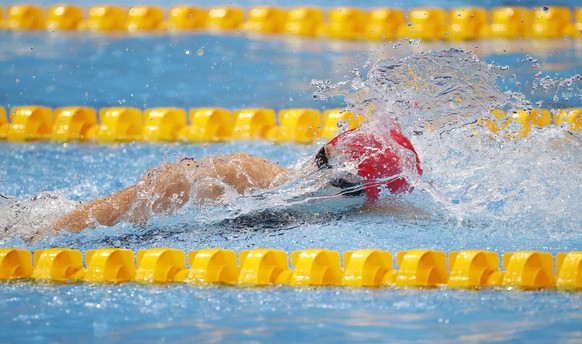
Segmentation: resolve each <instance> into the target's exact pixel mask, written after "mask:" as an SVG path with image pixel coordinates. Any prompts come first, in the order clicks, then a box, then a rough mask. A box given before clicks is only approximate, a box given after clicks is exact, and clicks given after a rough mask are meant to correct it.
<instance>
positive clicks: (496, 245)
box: [0, 1, 582, 342]
mask: <svg viewBox="0 0 582 344" xmlns="http://www.w3.org/2000/svg"><path fill="white" fill-rule="evenodd" d="M45 3H49V2H48V1H47V2H43V4H45ZM314 3H315V4H317V3H316V2H314ZM418 3H419V4H426V3H423V2H418ZM464 3H466V2H464ZM83 4H86V5H87V6H89V5H90V4H92V2H89V1H87V2H84V3H83ZM240 4H241V5H242V6H247V5H249V4H247V3H244V2H241V3H240ZM279 4H281V3H279ZM202 5H204V4H202ZM283 5H284V4H283ZM321 5H325V4H321ZM352 5H354V4H353V3H352ZM355 5H359V4H355ZM495 5H498V3H494V2H488V3H487V6H495ZM522 5H523V6H534V5H537V4H536V3H531V4H530V3H529V2H528V3H524V4H522ZM566 5H568V4H566ZM569 5H570V6H572V4H569ZM367 6H368V4H366V7H367ZM369 6H372V5H369ZM411 6H412V5H411ZM443 6H444V5H443ZM448 47H450V44H449V43H442V42H432V43H430V42H428V43H427V42H420V43H419V42H410V43H409V42H400V43H395V44H393V43H387V44H379V43H369V42H344V41H329V40H311V39H300V38H290V37H286V38H285V37H262V38H250V37H246V36H242V35H240V36H239V35H232V36H223V35H209V34H196V35H167V36H138V37H125V36H120V37H109V36H105V35H87V34H79V33H75V34H58V35H55V34H49V33H25V32H14V33H10V32H0V79H1V80H3V81H2V82H1V83H0V105H3V106H5V107H11V106H15V105H28V104H40V105H46V106H50V107H58V106H66V105H79V104H82V105H87V106H92V107H96V108H100V107H105V106H117V105H123V106H135V107H138V108H151V107H156V106H177V107H182V108H189V107H200V106H218V107H225V108H227V109H230V110H234V109H238V108H247V107H270V108H274V109H282V108H287V107H311V108H316V109H324V108H332V107H338V106H342V107H343V106H346V104H348V105H349V106H352V107H354V108H359V107H363V106H364V105H365V104H368V103H367V102H365V100H370V99H372V102H373V103H374V104H375V105H376V106H378V107H382V108H385V109H388V108H389V109H395V108H394V106H400V105H399V104H400V103H397V104H394V103H393V102H392V100H393V99H394V98H393V97H392V96H391V97H385V98H383V97H382V96H378V95H377V94H375V93H374V88H373V87H372V88H369V89H364V91H362V92H355V91H354V90H350V89H349V88H348V89H347V90H346V89H345V88H344V87H342V86H341V85H337V83H340V82H347V83H348V85H352V84H354V83H353V82H352V81H354V80H355V81H358V79H357V77H356V76H354V74H353V73H352V71H353V70H354V69H358V70H359V71H360V74H361V75H362V76H363V79H364V82H365V84H366V85H367V86H370V85H374V82H378V81H387V80H396V79H395V78H397V77H398V74H393V75H385V74H383V75H382V77H383V78H384V77H385V78H384V79H378V78H376V79H375V78H374V77H373V75H368V72H370V71H372V70H374V67H375V66H380V67H381V65H382V63H380V64H376V61H378V60H385V59H393V60H390V61H392V62H390V63H394V61H397V62H398V63H400V62H402V61H404V65H407V66H415V67H417V68H418V70H419V71H421V70H423V68H424V66H427V65H428V66H431V68H433V67H434V66H435V65H439V64H438V63H437V62H435V61H441V60H439V59H443V60H442V61H449V62H450V61H453V60H454V59H455V58H458V56H459V55H458V54H456V53H455V52H450V51H448V50H444V51H445V52H444V53H442V54H436V55H430V54H429V55H428V56H426V55H424V57H422V56H423V55H414V54H416V53H419V52H422V51H428V50H436V51H442V49H447V48H448ZM455 47H458V48H462V49H463V50H465V51H472V52H474V53H475V54H476V55H477V56H478V58H479V59H480V60H482V61H484V62H485V63H483V64H481V63H476V64H471V65H470V66H471V67H474V68H473V69H471V73H472V74H470V75H472V76H475V75H478V76H479V77H480V78H479V79H478V80H477V81H474V82H473V83H467V84H465V85H461V84H459V83H458V82H456V83H454V84H451V86H455V87H461V86H463V87H464V88H460V89H459V90H460V91H461V92H462V93H463V94H468V93H470V91H468V90H469V86H472V87H474V90H478V91H476V92H475V94H477V96H476V97H475V98H474V99H472V100H471V102H468V103H466V104H469V105H471V106H472V108H473V109H475V113H469V114H467V113H466V112H463V111H460V110H462V109H463V108H462V106H465V105H460V106H459V107H457V108H455V110H458V111H456V112H455V115H454V117H451V119H460V120H461V122H462V123H464V124H468V123H472V122H473V120H475V119H476V118H477V117H478V116H480V115H482V114H483V113H481V110H482V109H481V108H479V106H481V107H483V106H484V105H483V102H484V100H485V99H488V98H487V96H490V95H491V96H499V97H502V94H504V93H503V92H505V91H511V92H519V93H520V94H523V95H525V98H526V100H527V102H530V103H531V104H532V105H533V106H536V105H537V104H539V106H541V107H542V108H550V109H551V108H556V109H557V108H567V107H582V97H581V94H582V93H581V92H580V81H579V77H578V79H577V78H576V75H577V74H580V73H582V68H581V65H580V62H579V57H580V54H581V49H582V42H581V41H580V40H571V39H560V40H550V41H528V40H520V41H483V42H464V43H455ZM410 56H416V57H412V58H411V57H410ZM418 56H421V57H418ZM406 57H408V58H407V59H405V60H401V59H402V58H406ZM368 61H370V62H369V63H367V62H368ZM431 61H432V62H431ZM430 63H432V64H430ZM387 64H389V63H387ZM488 64H494V65H495V66H493V67H487V65H488ZM441 65H442V64H441ZM496 66H498V67H496ZM505 66H508V67H509V70H506V68H505ZM447 72H448V73H453V70H450V71H447ZM466 72H467V70H466V69H461V71H460V72H458V73H459V74H451V75H454V76H458V77H459V78H460V77H461V76H466V75H467V74H466ZM539 72H541V77H540V76H539V75H537V73H539ZM467 73H468V72H467ZM497 75H499V77H497ZM544 76H549V77H550V79H551V80H555V81H557V82H556V84H558V83H559V81H560V80H565V79H566V78H573V80H574V86H573V90H571V91H567V90H564V89H559V88H557V87H552V86H550V87H549V88H548V89H544V87H541V86H540V80H542V78H543V77H544ZM490 77H492V78H493V79H490ZM312 80H321V81H323V82H322V83H316V84H318V85H320V86H321V85H327V88H325V87H324V88H325V89H323V90H322V89H317V88H316V87H313V86H311V84H312ZM328 80H329V82H328V83H327V82H326V81H328ZM463 80H466V79H463ZM483 80H485V81H483ZM576 80H578V81H576ZM412 82H414V83H421V84H422V83H428V79H422V78H421V79H419V80H412ZM497 87H498V88H499V89H501V91H502V92H500V93H496V92H497V91H496V90H497ZM453 89H455V88H454V87H453ZM316 91H318V94H322V95H329V94H339V95H340V96H336V97H329V99H328V100H327V101H323V100H321V99H320V100H318V101H316V100H314V98H313V93H314V92H316ZM360 91H361V90H360ZM320 98H321V97H320ZM439 101H440V98H439V97H437V96H436V95H434V94H433V95H428V96H427V98H426V99H425V103H429V102H431V103H434V104H440V103H439ZM503 101H505V102H506V105H508V106H511V105H515V104H518V103H519V104H522V103H520V102H521V100H520V99H517V98H512V99H505V100H503ZM421 105H422V104H421ZM398 109H400V108H398ZM451 116H452V115H451ZM443 118H445V117H444V114H443V113H441V112H438V111H432V110H431V111H425V112H423V113H422V114H417V113H415V116H411V117H410V118H407V119H406V120H404V121H403V123H405V124H406V125H407V127H406V128H404V130H405V131H407V133H408V134H411V139H412V141H413V143H414V144H415V147H416V148H417V150H418V152H419V155H420V157H421V159H422V161H423V164H424V169H425V175H424V176H423V179H422V181H421V182H420V183H419V185H417V187H416V191H415V192H413V193H412V194H409V195H404V196H400V197H397V198H395V199H387V200H384V201H383V203H381V205H380V206H378V207H377V208H376V209H372V210H367V211H363V210H358V209H351V210H349V211H346V208H345V207H342V206H341V205H340V206H337V207H336V204H333V203H332V202H322V203H316V204H310V210H309V211H307V210H306V209H305V208H304V207H301V206H296V205H291V204H287V203H285V199H284V198H281V197H278V198H275V199H273V200H272V201H273V203H274V206H269V207H265V205H264V203H261V202H258V201H256V200H254V199H253V198H242V199H240V200H237V201H236V202H234V203H232V204H228V205H224V206H218V207H213V208H208V209H207V208H197V207H186V208H183V209H181V210H180V211H178V213H177V214H175V215H173V216H165V217H163V216H161V217H157V218H154V219H152V220H150V221H149V222H148V223H147V224H144V225H132V224H128V223H120V224H117V225H115V226H113V227H111V228H100V229H99V230H95V231H93V230H85V231H83V232H82V233H81V234H80V235H72V234H63V235H61V236H58V237H51V238H46V239H44V240H42V241H39V242H36V243H34V244H28V243H26V242H25V241H23V240H22V238H27V237H29V236H30V234H31V233H33V232H34V229H33V228H35V227H39V226H42V224H43V223H44V224H46V223H47V222H50V220H51V219H54V218H55V217H56V216H58V214H62V213H64V212H66V211H68V210H70V209H73V207H74V206H75V205H76V204H77V203H78V202H80V201H87V200H90V199H93V198H95V197H100V196H104V195H107V194H110V193H112V192H115V191H117V190H120V189H122V188H124V187H126V186H128V185H130V184H133V183H135V182H136V181H137V179H138V178H139V177H140V176H141V175H142V174H143V172H144V171H145V170H146V169H147V168H149V167H151V166H154V165H157V164H159V163H161V162H162V161H163V160H164V159H167V160H169V161H175V159H176V158H178V157H180V156H194V157H201V156H207V155H215V154H227V153H234V152H237V151H241V150H243V151H245V152H249V153H251V154H255V155H259V156H262V157H265V158H267V159H269V160H272V161H278V162H280V163H281V164H283V165H291V166H294V165H295V164H297V162H298V161H299V162H302V161H305V160H307V159H309V158H310V157H311V156H312V154H313V153H314V152H315V151H316V150H317V148H318V147H319V145H320V144H321V142H318V143H315V144H312V145H297V144H291V143H285V144H272V143H269V142H266V141H252V142H242V143H241V142H226V143H218V144H208V145H191V144H146V143H131V144H116V145H95V144H78V143H76V144H71V143H68V144H63V143H60V144H58V143H48V142H34V143H27V144H14V143H6V142H2V143H0V164H1V165H0V194H3V195H7V196H11V197H15V198H16V199H18V201H17V202H14V201H10V202H8V201H1V200H0V225H2V226H1V227H0V230H4V233H2V234H0V246H1V247H23V248H26V249H28V250H36V249H40V248H45V247H71V248H76V249H80V250H82V251H86V250H87V249H93V248H100V247H111V246H115V247H125V248H130V249H132V250H138V249H142V248H150V247H173V248H178V249H181V250H184V251H189V250H192V249H198V248H203V247H222V248H227V249H231V250H235V251H237V252H238V251H240V250H243V249H251V248H259V247H270V248H277V249H283V250H285V251H287V252H291V251H293V250H298V249H305V248H313V247H325V248H329V249H333V250H338V251H340V252H343V251H345V250H350V249H357V248H381V249H384V250H388V251H390V252H392V253H393V254H394V253H396V252H397V251H399V250H404V249H411V248H432V249H438V250H443V251H445V252H450V251H452V250H459V249H467V248H479V249H487V250H491V251H495V252H498V253H500V254H501V253H503V252H510V251H516V250H537V251H545V252H550V253H552V254H556V253H558V252H563V251H580V250H581V249H582V185H580V182H579V180H580V176H581V172H582V171H581V167H582V149H581V148H582V147H581V144H582V137H581V132H577V133H573V132H568V131H567V130H565V128H564V127H557V126H555V127H544V128H534V129H533V130H532V132H531V133H530V134H529V135H528V136H527V137H526V138H525V139H520V140H512V141H508V140H505V139H503V138H502V137H494V138H490V137H488V136H486V135H485V131H480V130H481V129H479V128H477V129H475V127H471V126H467V125H463V126H458V127H455V128H449V127H446V126H443V127H440V128H437V129H436V130H435V131H433V132H424V133H422V134H414V135H412V133H413V132H414V131H415V130H416V129H418V128H420V127H423V125H424V124H426V123H427V122H428V121H429V120H430V121H432V122H431V123H432V124H439V123H440V124H442V123H443V122H442V121H440V120H441V119H443ZM475 130H477V131H479V134H481V135H479V136H477V137H475V135H474V131H475ZM2 202H4V203H2ZM581 324H582V296H581V294H580V293H566V292H555V291H507V290H499V291H498V290H485V291H479V292H474V291H454V290H449V289H432V290H396V289H348V288H299V289H294V288H288V287H277V288H245V289H241V288H228V287H195V286H187V285H179V284H175V285H168V286H141V285H136V284H132V283H129V284H123V285H91V284H69V285H53V284H42V283H28V282H25V283H23V282H15V283H5V284H3V285H0V329H2V331H0V341H2V342H28V341H30V342H41V341H42V342H46V341H56V342H77V341H79V340H85V341H87V340H88V341H91V342H96V341H103V340H106V341H115V342H121V341H140V342H154V341H155V342H159V341H160V340H173V341H182V342H186V341H188V342H190V341H193V340H198V341H202V342H241V341H246V342H274V341H278V342H306V341H311V340H313V339H314V338H317V339H318V340H321V341H326V342H347V341H350V342H371V341H381V342H391V341H402V342H406V341H411V342H412V341H446V342H450V341H454V342H482V341H502V342H514V341H537V342H548V341H552V342H553V341H559V342H567V341H571V342H579V341H581V340H582V339H581V334H580V325H581Z"/></svg>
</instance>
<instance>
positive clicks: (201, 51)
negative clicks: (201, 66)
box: [196, 47, 204, 56]
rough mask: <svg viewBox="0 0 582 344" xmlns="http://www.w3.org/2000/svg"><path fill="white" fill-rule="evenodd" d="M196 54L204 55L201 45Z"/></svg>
mask: <svg viewBox="0 0 582 344" xmlns="http://www.w3.org/2000/svg"><path fill="white" fill-rule="evenodd" d="M196 55H198V56H202V55H204V47H201V48H200V49H198V51H197V52H196Z"/></svg>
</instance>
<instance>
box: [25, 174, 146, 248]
mask: <svg viewBox="0 0 582 344" xmlns="http://www.w3.org/2000/svg"><path fill="white" fill-rule="evenodd" d="M134 197H135V185H132V186H130V187H128V188H126V189H124V190H121V191H119V192H116V193H114V194H112V195H109V196H106V197H102V198H97V199H94V200H92V201H89V202H87V203H85V204H81V205H80V206H78V207H77V208H76V209H75V210H73V211H72V212H70V213H68V214H66V215H63V216H62V217H60V218H59V219H58V220H56V221H55V222H53V223H52V224H51V225H49V226H48V227H47V228H46V229H44V230H42V231H41V232H40V233H39V234H38V235H37V236H36V237H35V238H34V239H33V241H34V240H37V239H38V238H40V237H41V236H43V235H44V234H45V233H46V232H47V231H49V230H51V229H52V230H55V231H57V232H59V231H60V230H61V229H64V230H67V231H69V232H73V233H79V232H80V231H81V230H83V229H85V228H95V227H96V225H97V224H99V225H103V226H112V225H114V224H115V223H117V222H118V221H119V219H120V218H121V217H122V216H123V215H125V214H126V213H127V211H128V210H129V207H130V206H131V203H132V201H133V199H134Z"/></svg>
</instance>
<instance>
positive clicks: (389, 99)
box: [313, 49, 582, 229]
mask: <svg viewBox="0 0 582 344" xmlns="http://www.w3.org/2000/svg"><path fill="white" fill-rule="evenodd" d="M507 69H508V68H507V67H502V66H495V65H489V64H486V63H484V62H482V61H480V60H479V59H478V58H477V57H476V56H475V55H473V54H472V53H467V52H463V51H461V50H457V49H450V50H442V51H428V52H423V53H419V54H416V55H413V56H410V57H407V58H404V59H387V60H381V61H378V62H376V63H374V64H373V65H371V67H370V68H369V70H368V73H367V75H366V77H363V76H362V75H361V74H360V73H359V72H358V71H354V78H353V80H349V81H344V82H341V83H338V84H333V85H330V84H325V83H322V82H319V81H314V82H313V85H314V86H315V87H316V88H317V89H316V91H315V95H314V97H315V98H316V99H322V100H327V98H329V97H335V96H341V97H344V99H345V103H346V109H347V110H349V111H351V112H354V113H357V114H363V115H364V116H366V117H367V118H368V119H369V120H368V122H367V123H366V124H365V125H364V126H363V127H362V130H368V131H371V132H375V133H377V132H379V131H380V132H384V133H387V132H388V130H391V129H400V130H402V131H403V132H404V133H406V134H407V135H408V136H409V137H410V138H411V140H412V141H413V143H414V145H415V147H416V150H417V151H418V153H419V155H420V157H421V160H422V163H423V168H424V170H425V176H424V177H423V179H422V180H421V181H420V182H418V183H417V185H416V186H417V190H420V193H417V195H416V196H413V197H412V198H414V197H417V202H420V203H421V204H422V207H423V208H424V209H426V210H428V211H438V209H442V208H444V209H445V210H446V211H447V212H448V213H449V214H450V215H451V216H452V217H453V218H456V219H457V220H459V221H461V222H463V221H485V222H490V221H512V222H514V223H516V224H517V223H520V222H521V223H522V224H526V225H528V226H540V225H544V224H545V225H548V226H549V227H551V228H564V227H563V226H570V227H572V226H573V227H577V228H578V229H581V228H580V223H582V215H581V214H582V186H581V185H580V183H579V177H580V168H581V166H582V150H581V149H580V148H582V147H581V143H582V141H581V137H580V133H579V132H578V133H575V132H571V131H568V130H565V129H566V128H565V126H562V127H560V126H551V127H543V128H537V127H535V128H533V130H532V132H530V134H529V135H528V136H527V137H526V138H522V139H516V137H519V136H518V135H516V133H517V132H519V131H520V130H522V128H521V124H520V123H518V122H515V121H513V122H511V123H510V124H509V125H507V126H506V127H505V128H504V129H503V130H502V131H500V132H499V133H498V134H497V135H495V134H493V133H491V132H490V131H489V130H488V129H486V128H485V127H483V126H482V125H481V124H480V123H481V120H483V119H489V120H493V121H495V118H494V117H493V116H492V114H491V111H492V110H493V109H502V110H504V111H506V112H507V113H512V112H514V111H515V110H518V109H532V108H533V106H532V103H531V102H530V101H529V100H528V99H527V97H526V96H525V95H524V94H522V93H519V92H512V91H506V92H503V91H502V90H500V89H499V87H498V86H497V80H498V79H499V78H500V75H499V74H500V73H505V72H507ZM578 80H579V77H578V76H572V77H568V78H553V79H552V78H542V77H541V76H538V77H537V84H536V85H540V86H541V87H544V88H545V89H547V90H551V89H558V90H561V91H565V93H568V95H569V94H570V93H572V90H574V88H573V86H572V85H573V84H574V83H576V82H577V81H578ZM556 94H558V92H556ZM503 120H505V119H503ZM508 137H512V138H513V139H508ZM419 194H420V195H419ZM422 194H425V195H426V194H428V195H430V197H431V198H432V200H433V201H432V203H428V204H427V203H423V202H425V201H426V199H425V197H423V195H422ZM522 221H525V222H522ZM558 222H559V223H560V224H559V225H557V223H558Z"/></svg>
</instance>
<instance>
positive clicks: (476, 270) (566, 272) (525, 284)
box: [0, 248, 582, 291]
mask: <svg viewBox="0 0 582 344" xmlns="http://www.w3.org/2000/svg"><path fill="white" fill-rule="evenodd" d="M84 256H85V264H83V253H82V252H81V251H79V250H74V249H69V248H49V249H43V250H37V251H34V254H32V253H31V252H30V251H28V250H24V249H19V248H0V281H13V280H21V279H32V280H44V281H51V282H91V283H122V282H136V283H141V284H164V283H188V284H194V285H212V284H221V285H231V286H255V287H257V286H275V285H288V286H292V287H310V286H311V287H313V286H345V287H355V288H378V287H404V288H436V287H448V288H456V289H482V288H502V289H520V290H540V289H544V290H554V289H557V290H571V291H576V290H582V252H564V253H558V254H557V255H556V256H555V265H554V256H553V255H552V254H550V253H547V252H538V251H518V252H507V253H504V254H503V255H502V259H501V263H502V264H501V265H502V266H503V269H504V270H500V269H499V266H500V260H499V256H498V254H497V253H495V252H491V251H485V250H462V251H453V252H450V253H449V254H448V257H447V255H446V254H445V252H443V251H438V250H431V249H413V250H406V251H400V252H398V253H397V254H396V257H395V258H396V264H397V265H398V267H399V269H394V267H393V256H392V254H391V253H390V252H388V251H383V250H378V249H360V250H353V251H346V252H344V254H343V267H342V263H341V261H342V257H341V256H340V253H339V252H338V251H334V250H328V249H305V250H299V251H295V252H293V253H292V254H291V266H292V267H291V266H290V265H289V255H288V254H287V252H285V251H282V250H277V249H251V250H244V251H241V252H239V254H238V262H237V254H236V253H235V252H234V251H231V250H225V249H220V248H218V249H217V248H206V249H200V250H193V251H190V252H188V254H186V253H185V252H184V251H181V250H178V249H173V248H150V249H144V250H139V251H138V252H137V254H135V255H134V253H133V251H131V250H129V249H123V248H100V249H95V250H87V251H86V252H85V254H84ZM447 258H448V259H447ZM447 261H448V264H447ZM447 265H448V268H447ZM554 268H555V270H554Z"/></svg>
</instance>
